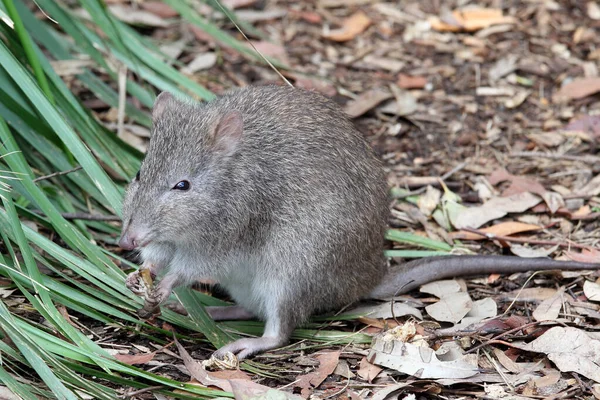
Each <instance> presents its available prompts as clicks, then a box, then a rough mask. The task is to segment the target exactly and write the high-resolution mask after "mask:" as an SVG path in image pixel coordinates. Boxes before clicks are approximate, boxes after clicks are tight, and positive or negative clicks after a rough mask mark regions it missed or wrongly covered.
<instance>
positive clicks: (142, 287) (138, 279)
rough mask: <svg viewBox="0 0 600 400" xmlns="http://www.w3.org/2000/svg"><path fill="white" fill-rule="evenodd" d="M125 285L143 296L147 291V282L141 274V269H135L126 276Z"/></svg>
mask: <svg viewBox="0 0 600 400" xmlns="http://www.w3.org/2000/svg"><path fill="white" fill-rule="evenodd" d="M125 286H127V289H129V290H131V291H132V292H133V293H135V294H136V295H137V296H143V295H144V294H145V293H146V290H147V288H146V284H145V283H144V280H143V279H142V276H141V275H140V271H139V270H137V271H133V272H132V273H130V274H129V275H127V278H125Z"/></svg>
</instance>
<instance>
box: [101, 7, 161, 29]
mask: <svg viewBox="0 0 600 400" xmlns="http://www.w3.org/2000/svg"><path fill="white" fill-rule="evenodd" d="M108 8H109V10H110V12H112V13H113V14H114V16H115V17H117V18H118V19H119V20H121V21H123V22H125V23H127V24H131V25H143V26H151V27H156V28H166V27H168V26H169V25H171V23H170V22H169V21H167V20H165V19H164V18H161V17H159V16H158V15H156V14H154V13H151V12H149V11H144V10H139V9H135V8H133V7H128V6H124V5H113V6H109V7H108Z"/></svg>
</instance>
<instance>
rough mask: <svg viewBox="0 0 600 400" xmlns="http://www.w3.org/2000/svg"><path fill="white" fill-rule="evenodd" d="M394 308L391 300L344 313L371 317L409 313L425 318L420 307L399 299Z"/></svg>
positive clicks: (397, 316)
mask: <svg viewBox="0 0 600 400" xmlns="http://www.w3.org/2000/svg"><path fill="white" fill-rule="evenodd" d="M393 305H394V308H393V310H392V304H391V302H387V303H381V304H377V305H374V306H361V307H357V308H354V309H352V310H348V311H346V312H344V313H343V314H342V315H360V316H364V317H369V318H383V319H388V318H399V317H404V316H407V315H412V316H414V317H416V318H418V319H423V315H422V314H421V311H419V310H418V309H416V308H414V307H412V306H409V305H408V304H406V303H401V302H399V301H394V302H393Z"/></svg>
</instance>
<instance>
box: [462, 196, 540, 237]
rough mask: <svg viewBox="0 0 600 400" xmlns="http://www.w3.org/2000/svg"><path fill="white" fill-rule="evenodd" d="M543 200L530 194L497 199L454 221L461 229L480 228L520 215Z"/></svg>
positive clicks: (469, 211) (463, 213)
mask: <svg viewBox="0 0 600 400" xmlns="http://www.w3.org/2000/svg"><path fill="white" fill-rule="evenodd" d="M541 201H542V200H541V199H540V198H539V197H537V196H534V195H533V194H531V193H529V192H525V193H519V194H515V195H512V196H508V197H495V198H493V199H491V200H489V201H487V202H486V203H484V204H483V205H482V206H479V207H471V208H465V209H464V210H462V211H461V212H460V213H459V214H458V215H457V216H456V218H455V220H454V221H452V224H453V225H454V226H455V227H456V228H458V229H460V228H467V227H468V228H475V229H477V228H479V227H480V226H481V225H483V224H485V223H487V222H489V221H492V220H495V219H498V218H501V217H504V216H505V215H506V214H508V213H520V212H524V211H527V210H528V209H530V208H531V207H533V206H535V205H537V204H539V203H540V202H541Z"/></svg>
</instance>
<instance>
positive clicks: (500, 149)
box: [86, 0, 600, 399]
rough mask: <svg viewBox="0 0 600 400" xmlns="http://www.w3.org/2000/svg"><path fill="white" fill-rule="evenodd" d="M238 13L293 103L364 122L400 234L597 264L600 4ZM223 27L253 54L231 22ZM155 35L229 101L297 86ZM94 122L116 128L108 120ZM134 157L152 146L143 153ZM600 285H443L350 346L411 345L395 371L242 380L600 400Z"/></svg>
mask: <svg viewBox="0 0 600 400" xmlns="http://www.w3.org/2000/svg"><path fill="white" fill-rule="evenodd" d="M225 3H226V4H228V5H230V6H233V7H234V8H236V11H237V12H238V15H239V17H240V18H241V19H243V20H245V21H250V22H251V23H252V24H253V25H254V26H255V27H256V28H257V29H258V30H259V31H260V32H262V33H263V34H264V38H262V39H260V38H257V37H256V36H255V35H249V36H250V39H251V40H252V42H253V43H254V45H255V47H256V48H257V49H258V50H259V51H260V52H262V53H263V54H265V55H269V56H272V57H274V58H276V59H279V60H280V61H282V62H284V63H286V64H287V65H289V67H290V68H289V69H288V70H281V72H282V74H283V75H284V76H285V77H286V78H287V79H288V80H289V81H290V82H291V83H292V84H294V85H295V86H297V87H302V88H307V89H312V90H317V91H319V92H321V93H323V94H325V95H327V96H329V97H332V98H333V99H335V101H337V102H338V103H339V104H340V105H341V106H342V107H344V108H345V110H346V111H347V112H348V113H349V114H350V115H351V116H352V118H353V119H354V121H355V122H356V124H357V125H358V127H359V128H360V130H361V131H362V132H363V133H364V134H365V136H366V137H367V138H368V140H369V142H370V143H371V144H372V146H373V147H374V149H375V150H376V152H377V154H378V155H379V156H380V157H381V158H382V159H383V160H384V162H385V166H386V171H387V173H388V180H389V183H390V186H392V187H393V188H394V191H393V194H394V195H395V200H394V203H393V204H392V216H391V220H390V225H391V226H392V227H393V228H397V229H399V230H401V231H407V232H412V233H416V234H419V235H422V236H423V237H427V238H430V239H433V240H435V241H436V242H439V243H445V244H447V245H448V246H449V247H452V248H454V249H456V248H457V247H460V249H461V250H460V252H464V253H466V252H471V253H479V254H505V255H507V256H508V255H512V256H521V257H534V256H539V257H552V258H556V259H573V260H579V261H584V262H600V249H599V246H598V243H599V241H600V222H599V219H598V217H599V216H600V197H599V196H600V152H599V143H600V94H598V93H600V76H599V72H598V67H599V64H600V61H599V60H600V6H598V3H597V2H595V1H584V0H570V1H569V0H556V1H542V0H539V1H538V0H528V1H525V0H523V1H517V0H511V1H500V0H488V1H454V0H452V1H439V0H422V1H417V0H404V1H395V2H383V1H375V0H317V1H301V2H296V1H285V0H283V1H277V0H273V1H268V2H261V1H260V0H230V1H226V2H225ZM109 4H111V5H114V4H117V5H119V6H120V7H123V8H124V9H125V10H126V13H127V14H129V16H130V17H131V16H136V15H137V16H138V18H141V19H143V18H144V15H145V14H144V13H143V12H151V13H153V14H154V15H155V16H158V17H159V18H163V19H168V18H171V17H173V15H171V14H170V10H169V8H168V7H167V6H165V5H163V4H161V3H158V2H139V5H136V6H134V5H132V4H130V3H129V2H122V1H115V0H112V1H110V2H109ZM472 6H477V7H479V8H478V9H470V8H469V7H472ZM138 7H139V8H138ZM459 7H460V8H459ZM456 10H459V11H456ZM141 11H143V12H141ZM138 12H139V15H138V14H136V13H138ZM216 21H220V23H222V24H223V26H224V27H225V28H226V29H228V30H229V31H230V32H231V33H232V34H234V35H235V36H238V37H239V38H240V39H241V38H242V37H241V35H239V33H237V31H236V30H235V28H234V27H233V26H232V25H231V24H230V23H228V22H226V21H224V20H223V19H222V16H221V19H219V17H218V16H217V17H216ZM144 29H145V30H147V33H148V35H150V36H151V37H152V38H153V39H155V40H157V41H159V42H160V43H161V44H162V49H163V50H164V51H166V52H169V54H171V55H172V56H174V57H175V58H176V59H177V60H178V61H179V62H180V63H181V65H180V68H181V69H182V70H183V71H186V73H188V74H189V75H190V76H191V77H193V79H195V80H196V81H198V82H199V83H201V84H203V85H205V86H206V87H207V88H209V89H210V90H212V91H213V92H215V93H217V94H218V93H222V92H224V91H226V90H228V89H230V88H233V87H238V86H245V85H257V84H282V83H283V82H282V79H281V78H280V77H279V76H278V75H277V74H276V73H275V72H274V71H273V70H272V69H270V68H269V67H267V66H265V65H261V64H259V63H255V62H250V61H248V59H247V58H244V57H243V56H241V55H239V53H237V52H235V51H233V50H230V49H227V48H225V47H223V46H221V45H220V44H219V43H218V42H216V41H215V40H213V39H211V38H210V37H209V36H207V35H206V34H205V33H203V32H201V31H200V30H198V29H196V28H194V27H192V26H190V25H188V24H186V23H185V22H181V21H180V22H178V23H176V24H169V25H168V26H156V27H146V28H144ZM86 102H87V103H86V104H87V105H88V107H90V108H96V109H97V112H98V115H99V117H100V118H102V119H105V120H106V121H108V122H111V121H110V119H111V118H114V114H111V112H108V113H107V112H105V108H104V105H103V104H102V103H101V102H99V101H97V100H95V99H88V100H86ZM111 115H112V117H111ZM129 141H130V143H131V144H133V145H135V146H137V147H138V148H140V149H142V150H143V149H144V148H145V146H146V145H147V142H146V138H144V137H139V136H135V135H134V134H131V135H130V137H129ZM442 182H444V184H443V185H442ZM452 193H454V194H455V195H456V197H455V198H452ZM457 201H460V202H461V203H460V204H458V203H457ZM490 202H491V203H490ZM484 203H485V204H488V203H490V204H494V207H493V212H492V211H491V210H492V207H490V206H489V204H488V206H482V205H483V204H484ZM465 206H466V207H468V208H469V209H470V211H469V213H463V211H464V208H463V207H465ZM459 227H470V228H471V229H463V230H462V231H461V230H460V229H458V228H459ZM486 234H487V236H486ZM456 240H460V241H461V242H460V246H457V242H455V241H456ZM389 248H390V249H392V248H393V249H395V250H407V249H414V248H415V246H410V245H406V244H400V243H392V242H390V244H389ZM398 254H402V253H398ZM402 261H403V260H402V259H401V258H398V257H394V258H393V260H392V262H393V263H397V262H402ZM597 279H598V278H597V275H594V274H593V273H589V272H587V273H580V272H568V273H567V272H563V273H562V274H561V273H556V272H555V273H552V274H549V273H545V274H536V275H535V276H532V274H530V273H529V274H528V273H519V274H513V275H511V276H498V275H489V276H484V277H479V279H466V280H459V281H451V282H444V283H442V284H440V286H437V287H430V288H429V289H428V290H427V293H423V292H418V291H414V292H412V293H411V294H410V295H407V296H402V297H401V298H400V300H401V301H398V302H397V303H396V304H404V305H406V307H407V309H408V311H407V310H406V309H404V308H402V309H400V308H399V309H398V310H395V311H394V313H390V312H389V309H390V305H389V303H388V304H387V305H385V304H386V303H383V304H384V306H383V307H379V308H378V310H379V311H378V313H379V314H372V315H371V316H369V317H362V318H359V319H357V320H354V321H351V322H348V323H347V324H345V325H344V324H341V323H340V326H337V327H336V329H341V330H343V329H347V330H348V332H352V330H357V331H358V330H360V331H361V332H362V333H368V334H373V335H377V334H379V333H383V332H385V331H386V330H387V329H389V328H394V327H397V328H396V330H395V331H394V332H393V333H392V334H388V337H387V339H390V337H393V338H394V340H396V341H398V343H402V344H398V346H396V347H395V348H394V349H392V350H391V354H387V356H386V357H384V355H386V354H385V352H386V351H387V352H388V353H389V351H390V349H389V346H388V348H387V349H384V348H383V347H384V346H383V345H382V344H381V343H382V342H379V347H378V345H374V346H375V348H376V350H372V346H371V345H350V346H331V347H329V348H325V349H323V348H322V349H319V350H318V351H312V352H311V351H306V352H305V353H304V352H303V353H302V354H296V355H293V354H292V355H291V354H290V353H289V352H288V353H286V352H285V350H283V351H282V352H278V351H274V352H270V353H268V354H267V355H262V356H258V357H256V358H255V360H256V361H258V362H263V363H267V364H269V365H272V366H273V368H276V369H277V371H278V372H279V374H277V377H270V378H265V377H261V376H259V375H256V374H252V373H248V375H244V376H245V377H246V378H248V377H250V378H252V379H253V380H255V381H259V382H261V383H263V384H266V385H268V386H270V387H276V388H282V387H286V388H287V390H288V392H289V391H292V390H293V391H294V392H295V393H297V394H301V395H303V396H304V397H307V396H308V395H311V394H312V395H313V396H316V397H315V398H352V399H358V398H371V397H372V396H374V397H373V398H377V399H383V398H400V399H413V398H414V399H416V398H452V399H458V398H461V399H471V398H486V399H521V398H535V399H542V398H544V399H550V398H552V399H559V398H588V399H590V398H596V399H600V364H598V359H600V329H599V328H600V324H599V321H600V303H598V300H600V285H599V284H598V283H597V281H596V280H597ZM457 282H458V283H457ZM440 293H441V294H440ZM439 297H441V298H442V299H441V301H440V299H439ZM490 301H491V303H490ZM425 307H427V308H425ZM467 313H469V314H467ZM405 314H407V315H409V316H405ZM417 314H418V315H419V317H414V316H415V315H417ZM410 315H412V316H410ZM465 315H468V316H469V317H472V319H471V320H467V319H465V318H463V317H465ZM421 318H422V319H423V320H422V321H421ZM441 328H444V329H445V330H443V331H442V330H440V329H441ZM394 335H395V336H394ZM402 335H406V337H408V339H406V341H407V343H404V341H402V339H401V336H402ZM380 340H383V339H380ZM307 343H310V340H307ZM581 349H585V351H581ZM188 350H189V351H190V352H191V349H189V348H188ZM412 350H415V351H416V353H414V352H411V351H412ZM207 351H208V350H206V351H204V352H200V353H201V354H202V355H201V356H200V355H198V353H192V354H193V356H197V355H198V357H204V356H206V355H207V354H209V353H207ZM433 351H435V354H434V353H433ZM162 356H163V357H164V358H163V359H162V362H169V363H172V364H177V363H181V360H179V359H178V358H176V357H175V356H174V355H173V354H172V353H171V354H168V353H164V354H162ZM411 357H412V358H411ZM142 367H143V366H142ZM181 368H183V366H181ZM174 371H176V370H174ZM407 373H410V374H412V375H414V376H410V375H406V374H407ZM145 396H148V397H147V398H150V395H149V393H143V394H138V395H134V396H133V397H134V398H145ZM386 396H388V397H386ZM394 396H395V397H394ZM273 398H275V397H273Z"/></svg>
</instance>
